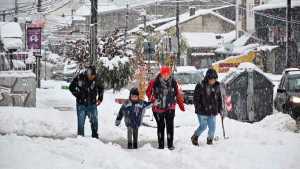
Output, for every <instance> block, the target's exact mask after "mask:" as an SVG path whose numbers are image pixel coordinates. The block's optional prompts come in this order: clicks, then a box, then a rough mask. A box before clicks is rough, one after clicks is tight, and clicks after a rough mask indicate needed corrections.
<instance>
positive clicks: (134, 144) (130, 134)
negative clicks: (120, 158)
mask: <svg viewBox="0 0 300 169" xmlns="http://www.w3.org/2000/svg"><path fill="white" fill-rule="evenodd" d="M138 134H139V129H138V128H131V127H128V128H127V139H128V148H129V149H132V148H134V149H137V148H138Z"/></svg>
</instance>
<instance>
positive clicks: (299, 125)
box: [295, 117, 300, 133]
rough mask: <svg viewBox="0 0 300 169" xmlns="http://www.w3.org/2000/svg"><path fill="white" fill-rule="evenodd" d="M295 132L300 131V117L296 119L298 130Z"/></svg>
mask: <svg viewBox="0 0 300 169" xmlns="http://www.w3.org/2000/svg"><path fill="white" fill-rule="evenodd" d="M295 133H300V117H298V118H297V119H296V130H295Z"/></svg>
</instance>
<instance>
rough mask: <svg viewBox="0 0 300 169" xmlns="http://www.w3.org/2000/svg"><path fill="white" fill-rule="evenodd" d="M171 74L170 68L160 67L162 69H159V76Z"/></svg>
mask: <svg viewBox="0 0 300 169" xmlns="http://www.w3.org/2000/svg"><path fill="white" fill-rule="evenodd" d="M171 72H172V70H171V68H170V67H168V66H162V67H161V68H160V74H161V75H171Z"/></svg>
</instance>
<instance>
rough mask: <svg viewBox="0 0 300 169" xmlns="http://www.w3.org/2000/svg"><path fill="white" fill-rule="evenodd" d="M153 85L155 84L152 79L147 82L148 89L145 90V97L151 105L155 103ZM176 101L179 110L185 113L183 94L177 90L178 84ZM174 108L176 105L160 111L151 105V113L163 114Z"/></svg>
mask: <svg viewBox="0 0 300 169" xmlns="http://www.w3.org/2000/svg"><path fill="white" fill-rule="evenodd" d="M154 84H155V79H152V80H151V81H150V82H149V85H148V88H147V90H146V95H147V97H148V99H149V101H150V102H152V103H155V101H156V96H154V94H153V88H154ZM176 101H177V104H178V106H179V108H180V110H181V111H185V108H184V96H183V92H182V91H180V90H179V88H178V84H176ZM175 107H176V104H174V105H171V106H170V107H169V108H168V109H160V108H159V107H158V106H155V105H153V106H152V111H153V112H159V113H163V112H166V111H168V110H175Z"/></svg>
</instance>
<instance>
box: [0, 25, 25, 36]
mask: <svg viewBox="0 0 300 169" xmlns="http://www.w3.org/2000/svg"><path fill="white" fill-rule="evenodd" d="M0 32H1V33H0V37H1V38H22V35H23V32H22V29H21V26H20V24H19V23H16V22H0Z"/></svg>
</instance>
